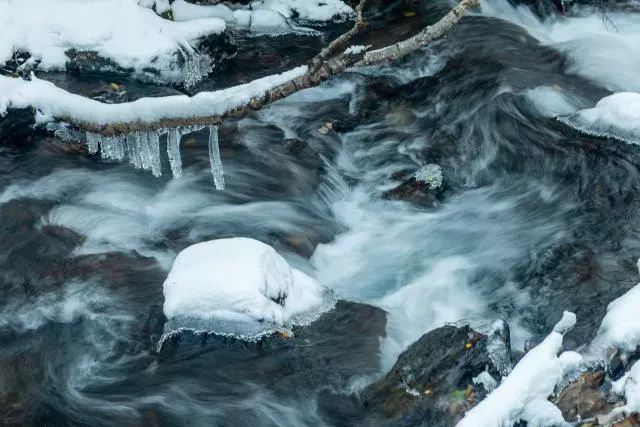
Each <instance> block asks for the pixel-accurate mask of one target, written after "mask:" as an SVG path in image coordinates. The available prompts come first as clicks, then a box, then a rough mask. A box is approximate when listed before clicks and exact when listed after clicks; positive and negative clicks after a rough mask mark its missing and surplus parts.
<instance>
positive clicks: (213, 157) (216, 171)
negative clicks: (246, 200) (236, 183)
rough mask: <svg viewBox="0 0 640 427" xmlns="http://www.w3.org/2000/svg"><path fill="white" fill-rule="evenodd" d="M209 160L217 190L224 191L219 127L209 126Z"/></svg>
mask: <svg viewBox="0 0 640 427" xmlns="http://www.w3.org/2000/svg"><path fill="white" fill-rule="evenodd" d="M209 160H210V162H211V172H212V173H213V182H214V184H215V186H216V190H224V172H223V170H222V160H220V147H219V145H218V126H209Z"/></svg>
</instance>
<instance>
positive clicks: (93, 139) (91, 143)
mask: <svg viewBox="0 0 640 427" xmlns="http://www.w3.org/2000/svg"><path fill="white" fill-rule="evenodd" d="M86 137H87V149H88V150H89V154H96V153H97V152H98V150H99V149H100V135H98V134H96V133H92V132H87V133H86Z"/></svg>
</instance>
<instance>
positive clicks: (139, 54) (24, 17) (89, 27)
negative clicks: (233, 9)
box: [0, 0, 226, 82]
mask: <svg viewBox="0 0 640 427" xmlns="http://www.w3.org/2000/svg"><path fill="white" fill-rule="evenodd" d="M147 3H149V2H148V1H146V2H145V1H142V0H141V4H140V5H139V4H138V3H137V2H136V1H133V0H91V1H86V0H19V1H6V0H4V1H0V64H2V63H5V62H7V61H8V60H10V59H11V58H12V56H13V54H14V52H18V51H24V52H28V53H29V54H31V57H30V58H29V59H28V60H27V63H26V64H25V65H26V66H31V65H34V64H36V63H37V62H39V64H38V69H40V70H44V71H51V70H64V69H65V66H66V64H67V62H68V61H69V58H68V57H67V55H66V54H65V52H66V51H68V50H69V49H77V50H79V51H94V52H96V53H98V55H100V56H101V57H102V58H105V59H108V60H111V61H113V62H114V63H115V64H116V65H118V66H119V67H121V68H123V69H133V70H134V71H135V72H137V73H138V74H140V75H148V72H147V70H148V69H152V70H154V72H157V73H159V74H160V75H161V76H162V79H163V80H164V81H167V82H181V81H182V80H181V78H182V77H181V64H180V61H179V55H182V56H183V57H185V59H186V56H188V55H190V54H192V53H193V51H194V49H193V46H192V45H193V44H194V43H195V42H196V40H198V39H199V38H201V37H204V36H208V35H211V34H220V33H222V32H223V31H224V30H225V29H226V24H225V22H224V21H223V20H221V19H218V18H205V19H198V20H193V21H190V22H188V23H186V22H184V23H182V22H172V21H169V20H165V19H162V18H161V17H159V16H158V15H156V13H154V11H153V10H151V9H149V8H148V7H149V6H150V5H151V6H152V5H155V6H156V8H159V9H162V8H163V7H164V6H166V5H168V2H162V1H151V2H150V3H149V4H147Z"/></svg>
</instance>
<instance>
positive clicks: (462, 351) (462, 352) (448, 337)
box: [362, 326, 499, 427]
mask: <svg viewBox="0 0 640 427" xmlns="http://www.w3.org/2000/svg"><path fill="white" fill-rule="evenodd" d="M486 370H488V372H489V374H491V375H492V376H493V377H494V379H497V378H499V376H498V372H497V370H496V368H495V367H494V366H493V363H492V361H491V358H490V357H489V353H488V351H487V337H486V336H485V335H482V334H479V333H477V332H475V331H473V330H472V329H471V328H469V327H468V326H464V327H461V328H458V327H455V326H444V327H441V328H439V329H436V330H433V331H431V332H429V333H427V334H425V335H423V336H422V338H420V339H419V340H418V341H416V342H415V343H413V344H412V345H411V346H410V347H409V348H408V349H407V350H406V351H405V352H404V353H402V354H401V355H400V357H399V358H398V361H397V362H396V364H395V365H394V366H393V368H392V369H391V371H390V372H389V373H388V374H387V375H386V376H385V377H384V378H383V379H381V380H380V381H378V382H376V383H374V384H372V385H370V386H369V387H367V388H366V389H365V390H364V392H363V393H362V399H363V404H364V407H365V409H366V410H367V411H368V412H369V413H370V414H372V415H373V416H374V417H376V418H381V419H383V420H384V419H386V420H387V421H388V424H389V425H395V426H417V425H429V426H434V427H435V426H454V425H455V424H456V423H457V422H458V421H459V420H460V419H461V418H462V417H463V416H464V413H465V411H466V410H468V409H469V408H471V407H473V406H475V405H476V403H477V402H478V399H479V396H478V394H485V393H486V390H484V387H483V386H482V385H481V384H480V381H478V380H477V379H476V383H477V384H475V383H474V378H475V377H477V376H478V375H479V374H481V373H482V372H485V371H486Z"/></svg>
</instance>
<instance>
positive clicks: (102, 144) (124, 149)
mask: <svg viewBox="0 0 640 427" xmlns="http://www.w3.org/2000/svg"><path fill="white" fill-rule="evenodd" d="M200 129H201V127H196V126H185V127H182V128H171V129H163V130H160V131H149V132H133V133H130V134H128V135H125V136H123V135H119V136H103V135H100V134H96V133H92V132H87V133H86V135H85V138H86V143H87V149H88V151H89V153H90V154H95V153H98V152H100V157H102V158H103V159H108V160H122V159H124V158H125V156H126V157H127V158H128V161H129V163H130V164H131V165H132V166H133V167H134V168H136V169H142V170H145V171H150V172H151V173H152V174H153V176H156V177H159V176H162V168H161V165H162V159H161V151H160V136H162V135H165V134H166V144H167V157H168V159H169V165H170V167H171V173H172V175H173V177H174V178H180V177H181V176H182V157H181V155H180V139H181V138H182V136H183V135H186V134H189V133H191V132H196V131H198V130H200ZM209 158H210V161H211V171H212V173H213V180H214V183H215V186H216V189H217V190H224V171H223V169H222V161H221V159H220V148H219V146H218V127H217V126H209Z"/></svg>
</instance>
